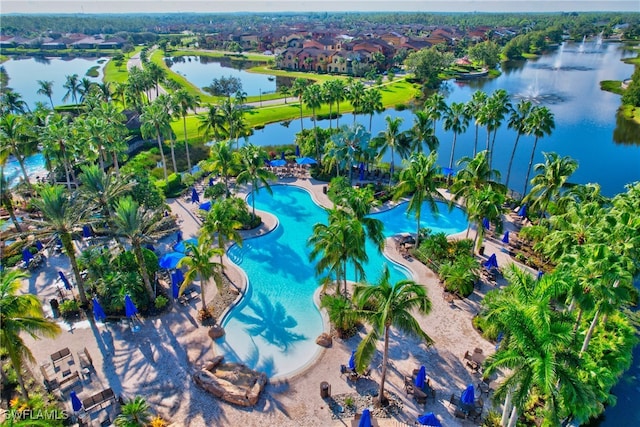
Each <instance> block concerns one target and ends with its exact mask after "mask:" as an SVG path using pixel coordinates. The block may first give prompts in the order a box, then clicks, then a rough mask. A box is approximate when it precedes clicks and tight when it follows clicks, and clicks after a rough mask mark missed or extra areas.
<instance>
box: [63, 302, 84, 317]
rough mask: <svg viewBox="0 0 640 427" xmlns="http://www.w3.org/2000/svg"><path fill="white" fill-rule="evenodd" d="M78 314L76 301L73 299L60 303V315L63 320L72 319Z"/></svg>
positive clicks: (78, 309) (78, 307)
mask: <svg viewBox="0 0 640 427" xmlns="http://www.w3.org/2000/svg"><path fill="white" fill-rule="evenodd" d="M78 313H80V306H79V305H78V301H76V300H74V299H70V300H66V301H63V302H62V303H60V315H61V316H62V317H64V318H65V319H69V318H71V317H74V316H76V315H78Z"/></svg>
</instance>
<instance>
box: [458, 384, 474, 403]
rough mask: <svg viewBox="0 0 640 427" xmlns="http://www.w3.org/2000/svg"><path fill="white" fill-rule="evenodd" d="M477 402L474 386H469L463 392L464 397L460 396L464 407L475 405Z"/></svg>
mask: <svg viewBox="0 0 640 427" xmlns="http://www.w3.org/2000/svg"><path fill="white" fill-rule="evenodd" d="M475 400H476V391H475V389H474V388H473V384H469V385H468V386H467V388H465V389H464V391H463V392H462V396H460V402H461V403H462V404H463V405H473V402H474V401H475Z"/></svg>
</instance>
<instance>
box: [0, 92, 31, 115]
mask: <svg viewBox="0 0 640 427" xmlns="http://www.w3.org/2000/svg"><path fill="white" fill-rule="evenodd" d="M27 111H29V106H28V105H27V103H26V102H25V101H24V100H23V99H22V95H20V94H19V93H18V92H16V91H14V90H12V89H11V88H6V89H5V90H4V91H3V92H2V93H0V112H2V114H25V113H26V112H27Z"/></svg>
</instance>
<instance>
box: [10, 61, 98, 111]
mask: <svg viewBox="0 0 640 427" xmlns="http://www.w3.org/2000/svg"><path fill="white" fill-rule="evenodd" d="M107 60H108V58H71V57H69V58H50V57H16V56H14V57H11V58H10V59H9V60H8V61H5V62H3V63H2V64H0V66H1V67H4V69H5V70H6V71H7V75H8V76H9V87H10V88H12V89H13V90H14V91H15V92H17V93H19V94H20V95H22V100H23V101H25V102H26V103H27V105H28V106H29V108H30V109H33V108H35V106H36V102H42V103H44V104H45V105H47V106H48V107H51V105H50V103H49V98H47V97H46V96H45V95H40V94H38V89H40V86H39V85H38V80H43V81H53V97H52V98H53V104H54V105H63V104H71V103H72V102H73V100H72V99H71V97H69V99H68V100H67V101H66V102H63V101H62V98H64V95H65V94H66V93H67V90H66V89H65V88H64V87H63V85H64V83H65V82H66V81H67V76H70V75H72V74H77V75H78V77H79V78H80V79H82V78H83V77H87V78H88V79H89V80H91V81H92V82H98V83H100V82H102V75H103V74H102V68H103V67H104V65H105V64H106V63H107ZM91 67H98V70H99V76H98V77H88V76H87V75H86V73H87V71H88V70H89V69H90V68H91Z"/></svg>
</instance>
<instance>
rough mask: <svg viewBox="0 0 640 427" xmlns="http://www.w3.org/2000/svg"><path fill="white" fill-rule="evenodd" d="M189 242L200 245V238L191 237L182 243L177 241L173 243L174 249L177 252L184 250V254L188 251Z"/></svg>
mask: <svg viewBox="0 0 640 427" xmlns="http://www.w3.org/2000/svg"><path fill="white" fill-rule="evenodd" d="M187 243H191V244H193V245H196V246H197V245H198V239H196V238H191V239H187V240H183V241H181V242H180V243H176V244H175V245H173V250H174V251H176V252H182V253H183V254H184V253H186V252H187Z"/></svg>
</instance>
